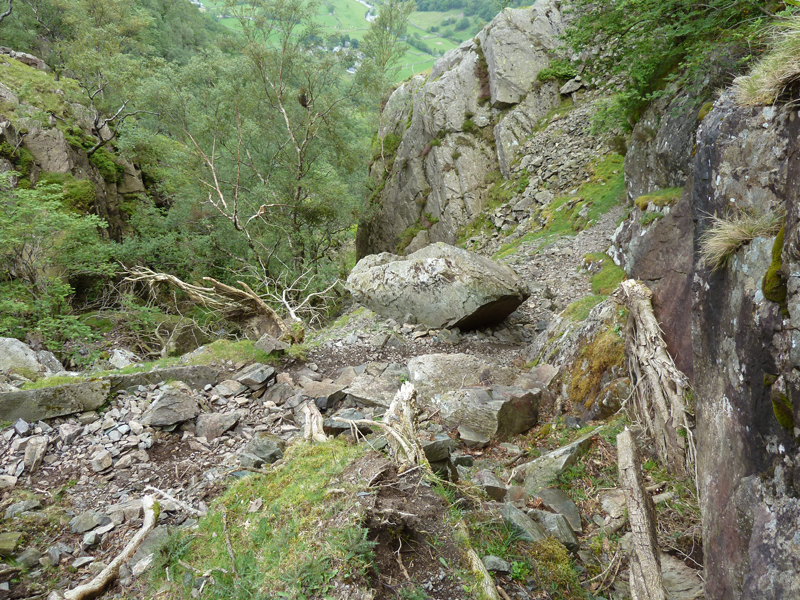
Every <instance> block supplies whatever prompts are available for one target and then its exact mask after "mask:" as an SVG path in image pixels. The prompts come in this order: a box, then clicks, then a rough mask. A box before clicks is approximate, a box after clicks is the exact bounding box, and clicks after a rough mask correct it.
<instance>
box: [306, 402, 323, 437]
mask: <svg viewBox="0 0 800 600" xmlns="http://www.w3.org/2000/svg"><path fill="white" fill-rule="evenodd" d="M301 410H302V411H303V415H304V416H305V419H306V420H305V423H304V424H303V438H305V439H306V440H308V441H309V442H320V443H324V442H327V441H328V436H327V435H325V432H324V431H323V429H322V425H323V423H324V420H323V419H322V413H320V412H319V409H318V408H317V405H316V404H314V401H313V400H312V401H309V402H306V403H305V404H304V405H303V408H302V409H301Z"/></svg>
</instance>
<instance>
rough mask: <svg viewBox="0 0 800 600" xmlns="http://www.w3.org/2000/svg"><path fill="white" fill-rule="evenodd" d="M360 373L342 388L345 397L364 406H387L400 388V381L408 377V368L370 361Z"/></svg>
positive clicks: (395, 364)
mask: <svg viewBox="0 0 800 600" xmlns="http://www.w3.org/2000/svg"><path fill="white" fill-rule="evenodd" d="M370 366H371V367H372V368H368V369H367V370H365V371H364V372H363V373H362V374H361V375H358V376H356V378H355V379H353V381H351V382H350V385H348V386H347V387H346V388H345V389H344V393H345V394H347V399H348V400H352V401H354V402H357V403H359V404H363V405H364V406H384V407H387V408H388V407H389V405H390V404H391V403H392V400H393V399H394V397H395V394H397V391H398V390H399V389H400V385H401V382H402V381H403V380H405V379H407V378H408V370H407V369H406V368H405V367H404V366H403V365H400V364H397V363H394V364H391V365H387V364H386V363H382V364H381V363H372V364H371V365H370Z"/></svg>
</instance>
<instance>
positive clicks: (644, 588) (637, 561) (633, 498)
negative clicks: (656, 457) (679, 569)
mask: <svg viewBox="0 0 800 600" xmlns="http://www.w3.org/2000/svg"><path fill="white" fill-rule="evenodd" d="M617 457H618V463H619V465H618V466H619V481H620V485H621V486H622V488H623V489H624V490H625V500H626V501H627V504H628V518H629V519H630V522H631V531H632V533H633V551H632V553H631V595H632V597H633V599H634V600H665V599H666V592H665V591H664V583H663V580H662V577H661V560H660V554H661V551H660V550H659V548H658V541H657V539H656V516H655V507H654V506H653V500H652V499H651V498H650V494H648V493H647V490H645V487H644V479H643V478H642V472H641V470H640V467H639V465H641V462H642V461H641V457H640V456H639V451H638V449H637V447H636V442H635V441H634V439H633V435H632V434H631V431H630V429H628V428H625V431H623V432H622V433H620V434H619V435H618V436H617Z"/></svg>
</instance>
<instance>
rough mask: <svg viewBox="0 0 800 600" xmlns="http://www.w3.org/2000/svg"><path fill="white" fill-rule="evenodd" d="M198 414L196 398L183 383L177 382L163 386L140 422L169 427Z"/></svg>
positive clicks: (198, 408)
mask: <svg viewBox="0 0 800 600" xmlns="http://www.w3.org/2000/svg"><path fill="white" fill-rule="evenodd" d="M198 414H200V407H199V406H198V404H197V400H195V399H194V397H193V396H192V392H191V390H190V389H189V388H188V386H186V385H185V384H183V383H181V382H177V383H175V384H173V385H170V386H167V387H165V389H164V391H162V392H161V394H160V395H159V396H158V397H157V398H156V400H155V402H153V404H152V405H151V406H150V408H148V409H147V410H146V411H145V413H144V415H143V416H142V424H143V425H146V426H147V425H150V426H154V427H169V426H170V425H175V424H176V423H182V422H183V421H188V420H189V419H194V418H195V417H196V416H197V415H198Z"/></svg>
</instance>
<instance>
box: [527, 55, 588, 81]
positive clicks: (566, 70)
mask: <svg viewBox="0 0 800 600" xmlns="http://www.w3.org/2000/svg"><path fill="white" fill-rule="evenodd" d="M577 74H578V71H577V69H575V66H574V65H573V64H572V63H571V62H569V61H568V60H552V61H550V66H549V67H547V68H544V69H542V70H541V71H539V74H538V75H537V76H536V79H538V80H539V81H567V80H569V79H572V78H573V77H575V76H576V75H577Z"/></svg>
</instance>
